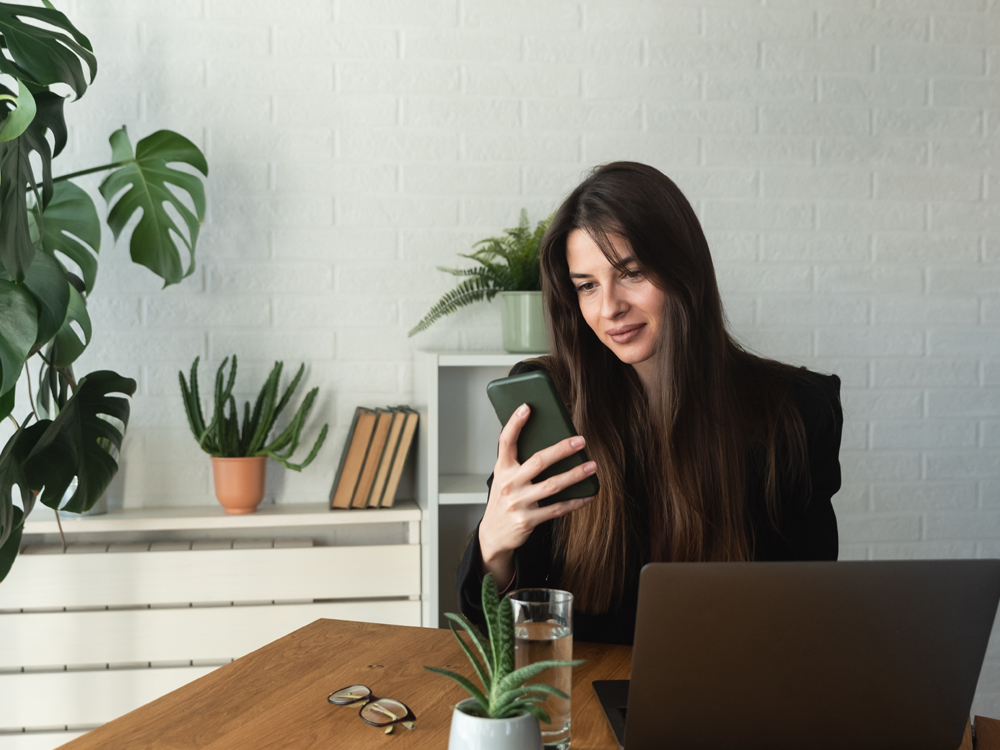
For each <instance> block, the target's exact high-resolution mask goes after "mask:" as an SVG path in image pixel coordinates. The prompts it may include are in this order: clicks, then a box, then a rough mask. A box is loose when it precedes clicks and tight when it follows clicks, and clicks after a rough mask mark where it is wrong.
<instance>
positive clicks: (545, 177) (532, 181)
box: [470, 164, 588, 198]
mask: <svg viewBox="0 0 1000 750" xmlns="http://www.w3.org/2000/svg"><path fill="white" fill-rule="evenodd" d="M587 173H588V170H586V169H582V168H581V167H580V165H578V164H556V165H548V164H541V165H538V166H528V167H524V192H525V194H527V195H537V196H544V197H546V198H552V197H553V196H560V195H566V194H568V193H569V192H570V191H571V190H572V189H573V188H575V187H576V186H577V185H579V184H580V183H581V182H583V180H584V179H585V178H586V177H587ZM470 192H472V191H470ZM497 192H499V191H497ZM509 192H516V191H509Z"/></svg>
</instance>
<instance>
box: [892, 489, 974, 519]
mask: <svg viewBox="0 0 1000 750" xmlns="http://www.w3.org/2000/svg"><path fill="white" fill-rule="evenodd" d="M976 495H977V489H976V485H975V483H974V482H947V483H935V484H930V483H922V484H876V485H873V486H872V509H873V510H875V511H878V512H893V511H911V512H913V511H944V510H972V509H973V508H975V507H976Z"/></svg>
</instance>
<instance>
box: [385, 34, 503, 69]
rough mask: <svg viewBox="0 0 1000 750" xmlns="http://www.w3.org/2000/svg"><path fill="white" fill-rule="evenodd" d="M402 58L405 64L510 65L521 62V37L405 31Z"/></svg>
mask: <svg viewBox="0 0 1000 750" xmlns="http://www.w3.org/2000/svg"><path fill="white" fill-rule="evenodd" d="M403 57H404V58H405V59H407V60H461V61H465V60H476V61H490V62H513V61H517V60H520V59H521V37H520V36H519V35H518V34H515V33H494V32H492V31H477V30H472V29H421V28H413V29H406V30H405V31H404V32H403Z"/></svg>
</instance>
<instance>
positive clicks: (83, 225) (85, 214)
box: [29, 181, 101, 294]
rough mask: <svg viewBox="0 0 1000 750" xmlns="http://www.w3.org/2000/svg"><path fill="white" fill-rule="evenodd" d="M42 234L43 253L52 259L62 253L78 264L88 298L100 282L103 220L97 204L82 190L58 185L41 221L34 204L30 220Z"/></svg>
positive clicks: (42, 213) (66, 184) (69, 183)
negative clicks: (99, 255) (99, 214)
mask: <svg viewBox="0 0 1000 750" xmlns="http://www.w3.org/2000/svg"><path fill="white" fill-rule="evenodd" d="M29 219H30V221H31V222H33V223H34V224H35V227H36V229H35V230H34V231H33V233H32V236H36V234H41V244H42V249H43V250H44V251H45V252H46V253H49V254H50V255H55V254H56V253H61V254H62V255H64V256H66V257H67V258H69V259H70V260H71V261H73V262H74V263H76V265H77V266H79V268H80V272H81V273H82V274H83V282H84V287H85V291H86V292H87V294H90V292H92V291H93V289H94V282H95V281H96V280H97V253H98V252H100V249H101V219H100V217H98V215H97V208H96V207H95V206H94V201H93V200H91V198H90V196H89V195H87V192H86V191H85V190H83V188H81V187H78V186H77V185H75V184H73V183H72V182H69V181H62V182H57V183H55V192H54V194H53V196H52V200H51V201H49V203H48V204H47V205H46V206H45V210H44V211H42V212H41V217H39V206H38V205H37V204H35V205H34V206H33V207H32V209H31V214H30V216H29Z"/></svg>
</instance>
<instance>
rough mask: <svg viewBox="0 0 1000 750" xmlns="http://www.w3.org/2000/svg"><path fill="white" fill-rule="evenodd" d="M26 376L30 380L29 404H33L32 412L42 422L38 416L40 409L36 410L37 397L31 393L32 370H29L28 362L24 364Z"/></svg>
mask: <svg viewBox="0 0 1000 750" xmlns="http://www.w3.org/2000/svg"><path fill="white" fill-rule="evenodd" d="M24 374H25V375H26V376H27V378H28V402H29V403H30V404H31V411H33V412H34V413H35V419H37V420H38V421H39V422H41V421H42V418H41V417H40V416H38V409H36V408H35V397H34V396H33V395H32V393H31V370H29V369H28V363H27V362H25V363H24Z"/></svg>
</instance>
